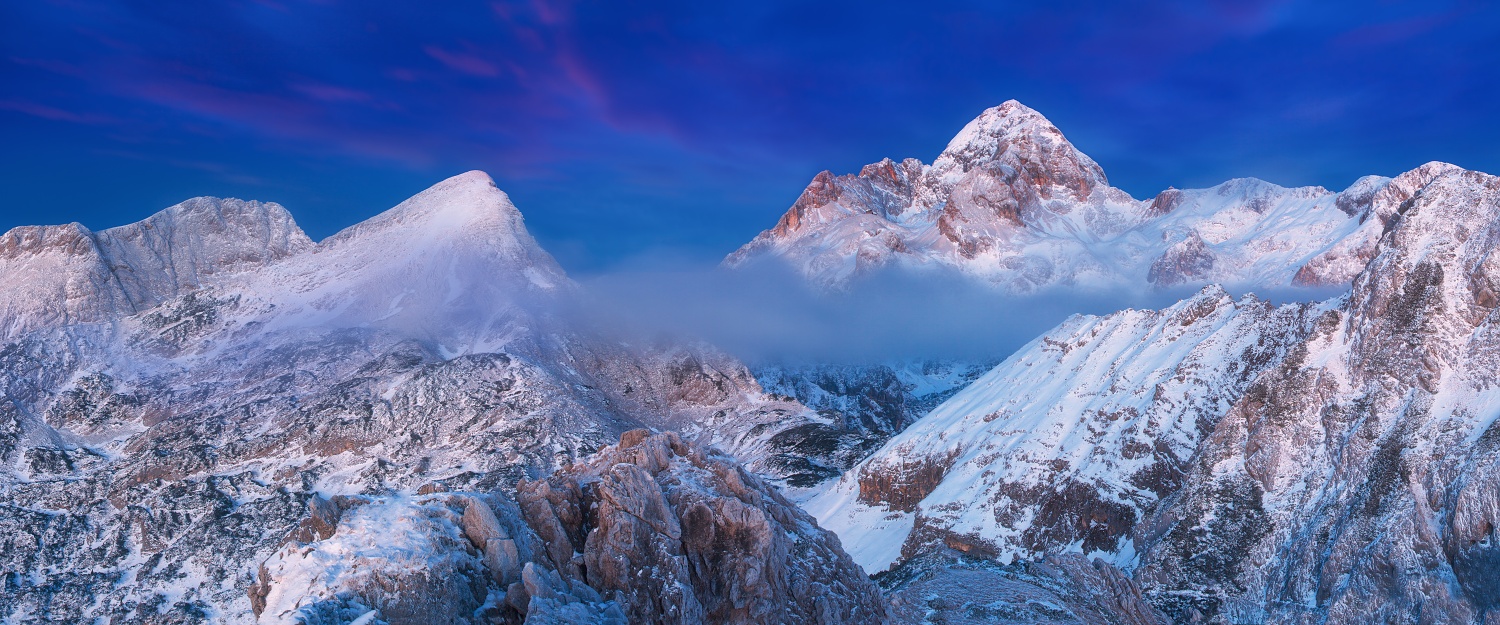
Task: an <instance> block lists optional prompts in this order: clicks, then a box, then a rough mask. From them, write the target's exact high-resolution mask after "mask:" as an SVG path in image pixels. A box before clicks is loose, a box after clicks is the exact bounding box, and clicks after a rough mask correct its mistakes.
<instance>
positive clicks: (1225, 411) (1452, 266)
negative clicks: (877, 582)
mask: <svg viewBox="0 0 1500 625" xmlns="http://www.w3.org/2000/svg"><path fill="white" fill-rule="evenodd" d="M1368 223H1378V224H1380V234H1378V235H1374V236H1372V239H1371V240H1372V241H1373V243H1370V244H1368V248H1369V249H1370V252H1369V254H1370V255H1371V257H1372V260H1371V261H1370V262H1369V263H1368V266H1367V267H1365V268H1364V269H1363V271H1361V272H1360V273H1359V274H1358V276H1357V278H1356V279H1355V280H1354V283H1353V289H1352V291H1351V292H1350V293H1349V294H1347V295H1344V296H1340V297H1337V298H1334V299H1331V300H1328V301H1326V302H1322V303H1316V304H1288V305H1284V306H1281V307H1273V306H1270V305H1268V304H1266V303H1264V302H1261V301H1258V300H1255V299H1253V298H1244V299H1241V300H1238V301H1236V300H1233V299H1231V298H1229V297H1227V296H1225V294H1224V293H1223V292H1222V291H1220V290H1218V289H1216V288H1209V289H1205V290H1204V291H1203V292H1201V293H1199V294H1198V295H1197V296H1196V297H1194V298H1190V299H1188V300H1185V301H1183V302H1182V303H1179V304H1177V305H1175V306H1173V307H1171V308H1168V309H1166V310H1163V311H1159V312H1152V311H1123V312H1120V313H1116V314H1113V315H1108V316H1104V317H1078V318H1075V319H1073V320H1070V321H1069V322H1067V323H1064V324H1063V325H1062V326H1060V327H1059V328H1057V329H1056V330H1054V331H1052V332H1049V333H1048V334H1046V335H1045V336H1043V337H1041V338H1039V339H1038V340H1037V341H1035V342H1033V343H1032V344H1031V345H1029V346H1027V347H1026V348H1024V349H1022V350H1021V351H1020V352H1019V353H1017V354H1015V355H1014V356H1012V357H1011V358H1010V359H1008V360H1006V361H1005V362H1004V363H1002V364H1001V365H1000V366H999V367H997V368H996V369H994V370H993V371H991V372H990V373H988V374H986V375H985V376H984V377H981V378H980V379H979V380H977V381H976V382H975V383H974V384H973V385H971V386H969V387H968V388H966V389H965V390H963V391H961V392H959V393H958V394H957V395H955V396H954V397H953V398H952V399H950V400H949V401H948V402H946V403H945V404H943V405H942V406H939V407H938V408H937V409H936V410H934V411H933V413H932V414H931V415H929V416H928V417H927V418H925V419H923V420H921V421H919V422H917V423H916V424H915V425H914V426H913V427H911V428H909V429H907V430H906V431H905V432H903V433H902V434H900V435H898V436H896V437H895V438H892V439H891V440H890V441H889V442H887V444H886V445H885V446H884V447H882V448H881V449H880V450H878V451H877V452H875V454H874V455H873V456H872V457H871V458H869V459H867V460H866V461H864V462H862V463H861V464H860V465H858V466H856V467H855V468H854V469H852V470H851V471H850V472H849V473H847V474H846V475H845V476H844V477H843V478H842V479H841V481H840V482H839V483H838V485H837V487H836V488H834V489H832V490H830V491H829V492H828V493H827V494H825V495H823V496H820V497H818V498H815V499H813V500H812V501H811V502H809V504H808V507H809V509H810V510H812V511H813V512H814V513H815V515H817V516H818V517H819V518H820V519H821V520H822V521H823V522H824V524H825V525H827V526H829V527H830V528H831V529H834V530H835V531H837V532H838V533H839V534H840V536H841V538H842V539H843V540H844V543H845V544H846V545H849V548H850V551H851V553H852V554H853V555H854V556H855V558H856V559H857V560H858V561H859V562H860V563H861V564H862V565H864V566H865V567H866V568H867V570H871V571H879V570H883V569H886V568H887V567H889V566H891V565H893V564H896V565H898V566H896V571H901V570H908V569H910V568H911V567H912V566H914V565H913V564H912V563H914V562H916V563H920V562H923V561H924V560H923V559H924V558H930V557H931V555H930V554H941V553H949V552H959V553H963V554H966V555H967V556H968V557H971V558H977V559H978V560H979V561H981V562H984V561H988V562H999V563H1006V562H1012V561H1016V562H1018V563H1024V562H1028V561H1038V560H1045V559H1047V558H1056V557H1060V556H1062V555H1063V554H1070V553H1072V554H1084V555H1087V556H1092V557H1097V558H1099V560H1098V561H1096V566H1111V565H1112V566H1113V567H1117V568H1119V569H1121V570H1123V571H1125V572H1127V573H1128V574H1129V576H1130V578H1131V579H1132V582H1133V584H1134V585H1135V586H1137V587H1138V588H1139V592H1140V593H1141V596H1143V597H1144V598H1145V600H1146V601H1147V602H1149V603H1150V604H1151V605H1153V606H1155V607H1156V608H1158V609H1160V610H1162V611H1163V612H1165V613H1166V614H1167V615H1169V616H1170V617H1171V618H1172V619H1173V620H1175V621H1177V622H1215V623H1366V622H1393V623H1493V622H1496V621H1495V619H1496V618H1500V611H1497V609H1500V603H1497V597H1500V592H1497V587H1496V586H1495V580H1497V579H1500V546H1497V545H1500V541H1497V539H1500V536H1497V535H1496V531H1497V530H1496V527H1497V518H1500V488H1496V484H1497V483H1500V482H1497V479H1500V478H1497V475H1500V474H1497V470H1500V451H1497V447H1496V440H1497V436H1500V435H1497V434H1496V432H1497V429H1496V428H1497V426H1496V415H1497V414H1500V396H1497V395H1496V393H1495V390H1494V371H1495V366H1496V363H1497V360H1496V359H1497V356H1496V354H1495V345H1496V342H1495V336H1496V329H1495V325H1496V323H1500V322H1497V319H1500V314H1497V313H1496V309H1497V306H1500V297H1497V296H1496V295H1495V293H1496V292H1497V291H1495V284H1496V278H1495V272H1496V268H1495V266H1496V261H1495V260H1494V255H1493V251H1494V250H1495V249H1496V246H1497V244H1500V178H1495V177H1493V176H1489V175H1486V174H1481V173H1478V172H1472V171H1465V170H1462V169H1460V168H1457V167H1454V166H1451V165H1443V164H1436V163H1435V164H1429V165H1426V166H1423V167H1421V168H1419V169H1417V170H1414V171H1412V172H1408V173H1406V174H1403V175H1401V176H1400V177H1398V178H1396V179H1395V180H1394V181H1392V182H1391V183H1389V184H1388V185H1387V186H1386V187H1385V190H1384V191H1382V192H1381V193H1380V194H1377V200H1376V202H1375V205H1374V207H1373V208H1372V209H1371V218H1370V219H1369V221H1368ZM1346 247H1348V248H1349V249H1356V250H1359V249H1364V248H1365V247H1366V243H1363V242H1357V241H1354V240H1353V239H1350V240H1347V241H1346ZM1363 253H1364V252H1357V253H1356V255H1357V254H1363ZM996 566H998V565H996ZM954 568H955V567H951V566H950V567H947V568H942V567H938V568H935V569H933V571H934V572H932V573H931V574H930V575H931V576H933V577H934V578H935V579H936V580H938V581H937V582H931V583H939V582H941V581H942V580H943V579H945V578H946V576H948V575H950V574H951V575H958V574H962V575H971V574H972V573H966V572H964V571H971V570H973V569H974V568H975V566H961V567H956V568H957V570H958V571H959V573H950V572H951V571H952V570H954ZM894 572H895V571H893V573H894Z"/></svg>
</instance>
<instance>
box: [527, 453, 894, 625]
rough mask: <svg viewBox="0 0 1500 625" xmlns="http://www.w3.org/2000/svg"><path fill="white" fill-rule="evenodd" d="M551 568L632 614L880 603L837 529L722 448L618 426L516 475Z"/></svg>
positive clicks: (738, 614) (782, 615)
mask: <svg viewBox="0 0 1500 625" xmlns="http://www.w3.org/2000/svg"><path fill="white" fill-rule="evenodd" d="M519 500H520V504H521V508H522V510H523V512H524V514H525V516H526V519H527V521H528V522H529V523H530V524H531V525H532V527H534V528H537V532H538V534H539V535H541V536H542V537H543V540H544V541H546V543H547V545H548V547H547V553H548V556H549V558H550V560H551V562H552V564H553V568H554V570H557V571H559V572H561V573H562V577H563V579H564V580H581V581H585V582H586V583H587V584H588V585H589V586H590V587H592V588H594V589H596V590H598V591H599V592H600V593H601V595H602V596H604V597H606V598H613V599H614V600H615V601H616V602H617V603H619V604H620V605H621V606H623V607H624V609H625V613H626V615H627V616H628V617H629V618H630V620H631V622H640V623H647V622H650V623H699V622H711V623H761V622H772V623H789V624H791V623H828V624H832V623H866V622H869V623H874V622H881V621H883V620H884V618H885V612H886V608H885V604H884V601H883V600H882V599H881V597H880V594H879V591H878V590H877V589H876V587H875V585H874V583H872V582H871V581H870V580H869V579H868V578H866V577H865V576H864V574H863V572H862V571H860V569H859V567H858V566H856V565H855V564H854V562H853V561H852V560H851V559H850V558H849V557H848V556H847V555H846V554H844V552H843V550H842V549H841V548H840V545H839V541H838V538H837V537H835V536H834V535H833V534H832V533H829V532H827V531H825V530H822V529H820V528H818V527H817V524H816V523H815V522H814V521H813V519H812V517H810V516H808V515H807V514H806V513H805V512H803V511H801V510H800V509H798V508H797V507H796V505H795V504H793V503H791V502H790V501H788V500H787V499H785V498H784V497H782V496H781V494H780V493H778V492H777V491H776V490H775V489H774V488H771V487H770V486H768V485H766V484H765V483H764V482H763V481H762V480H761V479H760V478H758V477H756V476H755V475H753V474H751V473H749V472H747V471H745V470H744V469H743V468H741V467H740V466H738V465H737V464H736V463H735V462H734V461H733V460H732V459H730V458H728V457H727V456H723V455H720V454H717V453H715V452H712V451H705V450H702V449H699V448H695V447H693V446H690V445H688V444H687V443H684V442H683V441H682V439H680V438H678V437H677V435H675V434H673V433H666V434H655V435H653V434H650V433H649V432H647V431H644V430H636V431H632V432H627V433H625V435H624V436H622V437H621V439H620V444H619V445H618V446H616V447H610V448H607V449H605V450H603V451H601V452H600V453H599V454H598V455H597V456H595V457H593V458H591V459H589V460H588V461H587V462H584V463H579V464H575V465H572V466H569V467H567V468H564V469H563V470H561V471H559V472H558V473H557V474H555V475H553V476H551V477H549V478H547V479H545V480H540V481H536V482H528V483H523V484H522V485H521V486H520V495H519Z"/></svg>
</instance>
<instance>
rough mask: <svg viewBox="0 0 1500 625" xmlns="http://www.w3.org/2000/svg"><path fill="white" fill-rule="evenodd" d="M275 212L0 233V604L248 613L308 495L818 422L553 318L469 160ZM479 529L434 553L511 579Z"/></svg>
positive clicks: (700, 350)
mask: <svg viewBox="0 0 1500 625" xmlns="http://www.w3.org/2000/svg"><path fill="white" fill-rule="evenodd" d="M279 211H280V209H279V208H275V209H274V210H273V208H272V205H261V204H253V203H237V202H234V201H227V200H226V201H209V200H201V201H190V202H187V203H184V204H183V205H181V206H179V207H174V208H173V209H169V210H168V211H167V212H166V213H164V214H163V215H159V216H158V217H153V218H152V219H150V220H147V221H146V222H142V223H141V224H136V225H134V226H130V227H126V228H123V229H114V230H109V231H104V232H101V233H89V232H88V231H86V230H83V229H82V228H81V227H76V226H68V227H57V228H51V229H45V228H44V229H18V230H15V231H12V232H11V233H9V234H7V235H6V236H5V237H0V241H4V242H5V243H4V244H3V245H0V248H3V249H4V250H5V251H4V252H3V258H0V270H3V271H5V272H9V273H5V274H4V275H5V279H6V280H7V284H11V283H14V284H17V285H18V289H17V290H14V291H10V290H8V291H6V292H5V293H4V294H0V298H5V297H16V298H18V299H15V300H7V301H9V302H11V303H8V304H6V306H7V307H0V315H5V314H9V315H11V316H9V317H6V319H10V320H12V321H14V323H11V325H9V326H6V327H7V330H6V331H7V332H11V333H12V334H11V335H9V338H7V339H6V340H5V341H3V342H0V394H3V397H4V399H5V400H4V401H0V466H3V471H0V510H4V512H3V513H0V546H4V547H5V549H4V550H3V552H0V585H3V587H4V589H5V590H4V592H0V615H5V616H11V615H18V616H16V618H17V619H24V618H36V619H51V620H62V621H88V620H91V619H95V618H103V619H106V620H111V619H112V620H117V621H127V622H192V621H202V620H212V621H216V622H227V623H234V622H247V621H249V620H252V619H253V618H254V614H253V612H252V610H251V608H252V604H251V601H250V600H249V599H248V597H249V596H250V595H247V588H249V587H250V585H251V583H252V582H253V581H254V580H256V579H257V578H258V566H259V564H260V563H261V562H265V561H266V560H267V558H268V557H270V556H272V555H273V554H276V553H280V552H281V550H282V549H283V545H282V542H281V541H282V538H283V537H285V536H287V535H288V534H291V533H296V534H297V536H298V540H312V539H314V538H316V539H317V541H322V540H328V537H327V536H328V531H329V529H330V527H334V526H337V525H336V524H335V523H334V522H333V521H331V520H330V519H333V518H335V517H334V516H333V515H332V514H331V513H329V511H328V509H327V508H326V506H324V507H321V508H320V507H318V506H314V507H313V508H311V509H310V508H309V503H308V502H309V500H312V501H314V502H317V501H319V500H318V499H317V498H316V497H317V496H318V494H319V493H321V494H322V496H324V497H327V498H328V500H329V501H334V496H336V495H350V496H353V495H372V496H380V497H388V496H390V495H391V494H393V493H413V492H415V491H417V490H418V489H427V490H426V492H427V493H429V494H435V493H439V492H444V491H479V492H490V491H493V490H494V489H497V488H503V487H506V486H507V485H510V484H514V483H515V482H517V481H518V480H521V479H523V478H534V477H536V476H538V475H544V474H546V473H548V472H550V471H551V470H553V469H554V468H556V467H557V466H560V465H563V464H567V463H569V462H572V461H574V460H576V459H578V458H582V457H585V456H588V455H589V454H592V453H594V452H595V451H597V450H598V449H600V448H602V447H605V446H607V445H609V444H610V443H611V442H613V441H615V440H616V439H617V437H618V436H619V435H620V434H621V433H622V432H625V431H628V430H631V429H635V428H640V427H650V428H656V429H673V430H678V431H681V432H683V433H684V436H685V437H687V438H689V439H691V440H694V441H702V442H705V443H713V444H719V445H721V446H722V447H723V448H725V449H727V450H729V451H730V452H731V453H734V454H737V455H738V457H740V458H742V459H743V460H745V461H747V462H749V463H751V465H752V467H753V470H758V471H775V469H776V467H777V466H779V465H776V464H775V463H774V462H771V456H772V454H771V453H769V450H771V449H773V448H774V446H773V445H772V443H771V441H772V439H774V438H775V437H776V436H777V435H778V434H779V433H780V432H782V431H783V430H784V429H791V428H796V427H799V426H803V425H806V424H809V423H825V422H828V421H829V420H830V419H829V418H826V417H821V416H819V415H818V414H817V413H815V412H813V411H812V410H809V409H808V408H806V407H805V406H803V405H801V404H799V403H798V402H796V401H795V400H792V399H788V398H782V397H773V396H771V395H769V394H767V393H765V392H764V391H762V389H761V388H760V386H759V384H758V383H757V382H756V381H755V379H754V377H753V376H752V375H751V374H750V372H749V370H748V369H746V368H745V366H744V365H743V364H741V363H739V362H738V361H736V360H735V359H733V358H732V357H729V356H727V355H724V354H722V353H719V352H716V351H715V350H712V349H710V348H707V347H704V346H696V345H654V346H652V345H646V346H642V343H641V342H632V341H622V340H619V338H618V337H609V336H603V335H601V334H600V333H597V332H593V331H591V330H590V329H589V328H586V327H578V326H576V325H573V324H571V323H570V321H569V319H568V318H566V317H564V316H562V315H559V314H554V312H553V311H554V310H555V307H556V306H557V305H558V302H560V301H566V300H567V298H573V297H578V296H579V294H578V293H577V289H576V287H575V286H574V285H573V283H572V282H571V281H570V280H569V279H568V277H567V276H566V275H565V274H564V273H563V272H562V271H561V269H560V268H559V267H557V265H556V263H555V262H553V261H552V259H551V257H550V256H548V255H547V254H546V252H545V251H543V250H541V249H540V247H538V246H537V245H536V242H535V241H534V240H533V239H532V238H531V236H530V235H529V234H527V233H526V230H525V228H524V224H523V222H522V218H521V215H520V212H519V211H518V210H516V208H515V207H514V206H513V205H511V203H510V201H509V199H508V198H507V197H506V196H505V194H504V193H502V192H500V191H499V190H498V189H496V188H495V187H494V184H493V183H492V182H491V181H490V179H489V177H488V176H485V175H484V174H482V173H479V172H471V173H469V174H464V175H460V176H456V177H454V178H452V179H449V180H446V181H444V182H442V183H440V184H438V185H435V186H434V187H433V188H431V189H429V190H427V191H424V192H423V193H421V194H419V195H417V196H416V197H413V198H412V199H410V200H408V201H406V202H403V203H402V204H401V205H399V206H397V207H395V208H393V209H391V210H390V211H387V212H386V213H383V214H381V215H379V216H377V217H375V218H372V219H371V220H369V221H367V222H365V223H362V224H359V225H356V226H354V227H351V228H349V229H347V230H345V231H343V232H341V233H339V234H337V235H335V236H334V237H331V238H330V239H328V240H326V241H323V242H321V243H319V244H316V245H311V244H310V243H307V242H306V241H305V238H302V237H301V234H300V232H299V231H297V230H296V229H295V226H293V225H291V224H290V222H289V221H286V220H283V219H281V216H284V212H279ZM106 235H107V236H106ZM215 254H217V255H215ZM101 259H109V260H108V261H106V260H101ZM122 259H126V260H128V261H129V262H128V263H126V264H128V265H129V266H128V267H127V266H125V265H120V266H114V267H111V266H110V265H109V262H116V261H118V262H122V263H124V262H125V260H122ZM28 268H31V269H35V270H36V272H37V273H36V274H35V275H33V274H32V273H29V271H30V269H28ZM96 278H97V281H96V280H95V279H96ZM72 292H76V293H75V294H77V295H78V297H76V298H71V299H70V296H69V295H68V293H72ZM17 293H19V294H20V295H17ZM158 298H159V300H160V301H155V302H154V303H153V300H156V299H158ZM141 306H149V307H148V308H144V309H141V310H137V308H138V307H141ZM4 311H9V312H4ZM7 323H10V322H7ZM779 453H781V454H786V453H792V452H785V451H783V452H779ZM424 505H425V504H424ZM309 510H312V511H311V512H309ZM345 513H346V514H347V511H345ZM434 514H437V516H423V517H422V518H423V519H426V520H425V521H420V523H425V524H427V525H426V526H424V527H428V526H430V527H428V529H430V530H432V532H435V531H436V529H433V528H438V527H446V525H445V524H447V523H448V521H447V520H443V519H446V516H445V515H446V513H441V511H440V510H439V511H437V512H434ZM456 514H461V512H459V513H456ZM439 517H442V518H439ZM355 518H358V517H355ZM403 518H404V517H403ZM413 518H415V517H413ZM345 520H347V519H345ZM483 521H484V520H483V519H469V520H468V522H467V523H465V522H463V519H462V517H460V523H459V526H460V527H465V528H467V527H477V526H475V525H474V523H479V524H480V525H484V523H483ZM413 523H417V521H413ZM423 531H427V530H423ZM432 532H428V533H432ZM433 535H434V536H436V535H437V534H433ZM434 540H437V539H434ZM444 540H446V539H444ZM478 540H479V539H474V538H470V537H469V536H468V535H467V533H466V534H465V541H466V542H467V544H469V546H470V548H471V549H473V550H474V551H475V553H474V554H468V555H465V556H464V557H463V558H458V559H455V560H452V561H451V562H449V564H451V565H452V566H451V567H450V568H451V570H452V571H460V570H471V569H472V570H478V569H473V567H472V566H471V565H474V562H478V563H479V564H478V565H477V566H481V568H482V567H490V569H494V568H496V567H499V568H503V569H505V570H506V571H509V572H508V573H506V575H507V576H511V575H512V574H518V573H516V571H519V570H520V568H519V563H520V560H518V559H517V558H521V557H522V554H519V553H518V554H516V555H515V557H512V554H511V553H510V551H509V548H508V547H507V546H506V545H505V543H503V542H501V543H496V544H495V545H493V546H492V545H491V544H489V542H490V541H491V540H499V539H493V538H484V540H485V543H484V544H480V543H479V542H477V541H478ZM317 541H313V542H317ZM439 543H441V544H439ZM433 545H434V546H433V548H439V547H441V548H444V549H447V548H449V547H451V545H448V543H446V542H442V541H439V542H436V543H433ZM284 556H285V557H290V555H289V554H284ZM309 557H311V556H309ZM455 557H457V556H455ZM471 560H472V562H471ZM445 566H447V565H445ZM455 567H456V568H455ZM465 567H468V568H465ZM486 570H489V569H486ZM22 572H26V573H22ZM455 574H457V573H455ZM537 579H538V580H541V579H542V578H537ZM371 583H375V582H371ZM402 583H404V582H402ZM538 583H540V582H538ZM329 588H330V589H332V590H330V592H333V593H334V594H337V592H340V591H337V590H336V589H335V587H333V586H330V587H329ZM538 588H541V587H540V586H538ZM101 589H108V591H107V592H104V591H102V590H101ZM451 590H452V592H454V593H458V594H457V595H454V596H459V595H462V594H463V593H464V592H467V591H465V590H464V589H463V588H461V587H454V588H453V589H451ZM559 592H560V591H559ZM464 596H467V595H464ZM262 599H266V598H265V597H262ZM484 600H485V598H484V596H482V595H481V596H480V597H479V601H480V603H483V602H484ZM363 605H365V606H366V607H368V608H369V609H375V607H376V606H375V605H374V604H363ZM559 605H563V604H559ZM340 606H341V607H340ZM335 607H337V610H335V611H334V612H336V613H338V614H344V613H345V612H349V611H352V610H356V609H358V608H359V606H355V605H353V604H350V605H343V604H339V606H335ZM414 609H416V608H414ZM421 609H425V608H421ZM568 609H569V610H571V609H573V608H568ZM392 610H396V609H395V608H391V610H385V611H384V612H383V613H385V612H391V613H395V612H392ZM396 611H397V612H399V610H396ZM560 614H561V613H560ZM355 616H358V615H355ZM320 618H321V617H320ZM329 618H332V617H329ZM351 618H353V617H351ZM455 618H457V617H455ZM559 618H561V617H559Z"/></svg>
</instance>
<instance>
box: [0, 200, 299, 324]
mask: <svg viewBox="0 0 1500 625" xmlns="http://www.w3.org/2000/svg"><path fill="white" fill-rule="evenodd" d="M311 246H312V242H311V241H309V240H308V238H307V236H306V235H304V234H302V230H301V229H300V228H298V227H297V225H296V224H295V223H293V222H292V219H291V215H290V214H288V213H287V212H286V209H284V208H282V207H281V206H280V205H278V204H274V203H261V202H245V201H242V200H233V199H225V200H221V199H218V198H206V197H200V198H193V199H191V200H188V201H186V202H183V203H181V204H178V205H176V206H173V207H171V208H168V209H166V210H163V211H161V212H160V213H157V214H155V215H153V216H151V217H150V218H148V219H146V220H144V221H141V222H137V223H134V224H130V225H127V226H120V227H118V228H110V229H108V230H104V231H102V232H97V233H96V232H90V231H89V230H88V229H87V228H84V227H83V226H81V225H79V224H76V223H75V224H68V225H65V226H22V227H19V228H14V229H12V230H11V231H10V232H7V233H5V234H4V235H0V283H4V284H5V286H6V288H5V289H4V290H3V291H0V337H5V338H9V339H13V338H16V337H18V336H20V335H21V334H23V333H25V332H27V331H30V330H36V329H40V328H46V327H55V326H62V325H70V324H77V323H87V322H98V321H106V320H109V319H111V318H114V317H119V316H123V315H129V314H132V313H135V312H139V311H142V310H146V309H148V308H151V307H153V306H156V305H157V304H160V303H162V302H163V301H165V300H167V299H170V298H173V297H177V296H180V295H183V294H186V293H188V292H191V291H194V290H196V289H198V288H200V287H205V286H211V285H213V284H216V283H217V282H219V281H222V280H227V279H229V278H231V277H233V276H235V275H238V274H240V273H242V272H245V271H250V270H254V269H257V268H260V267H263V266H265V265H267V264H269V263H271V262H273V261H275V260H278V259H281V258H284V257H286V256H290V255H293V254H297V253H299V252H303V251H306V250H307V249H308V248H310V247H311Z"/></svg>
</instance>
